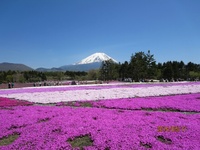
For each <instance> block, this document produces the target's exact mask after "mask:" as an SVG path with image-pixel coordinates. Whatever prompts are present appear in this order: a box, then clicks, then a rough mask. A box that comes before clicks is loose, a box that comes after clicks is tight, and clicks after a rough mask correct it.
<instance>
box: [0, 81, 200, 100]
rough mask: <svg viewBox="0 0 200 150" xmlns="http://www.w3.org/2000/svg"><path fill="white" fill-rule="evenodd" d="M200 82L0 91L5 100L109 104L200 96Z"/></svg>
mask: <svg viewBox="0 0 200 150" xmlns="http://www.w3.org/2000/svg"><path fill="white" fill-rule="evenodd" d="M199 83H200V82H186V83H162V84H160V83H159V84H158V83H156V84H149V83H148V84H132V83H131V84H116V85H109V84H108V85H86V86H85V85H84V86H61V87H59V86H54V87H39V88H38V87H36V88H19V89H10V90H8V89H6V90H0V96H1V97H7V98H15V99H20V100H25V101H30V102H35V103H46V104H48V103H58V102H61V101H83V100H88V101H90V100H105V99H119V98H134V97H148V96H160V95H174V94H189V93H190V94H191V93H199V92H200V84H199Z"/></svg>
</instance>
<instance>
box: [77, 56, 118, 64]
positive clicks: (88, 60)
mask: <svg viewBox="0 0 200 150" xmlns="http://www.w3.org/2000/svg"><path fill="white" fill-rule="evenodd" d="M109 59H111V60H113V61H114V62H116V63H117V61H116V60H115V59H113V58H111V57H110V56H108V55H106V54H105V53H94V54H92V55H90V56H88V57H86V58H85V59H83V60H81V61H80V62H78V63H76V65H80V64H90V63H96V62H102V61H106V60H109Z"/></svg>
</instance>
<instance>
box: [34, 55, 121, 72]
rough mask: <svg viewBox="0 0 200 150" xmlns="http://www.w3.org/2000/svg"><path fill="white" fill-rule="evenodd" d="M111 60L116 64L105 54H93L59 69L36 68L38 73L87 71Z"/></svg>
mask: <svg viewBox="0 0 200 150" xmlns="http://www.w3.org/2000/svg"><path fill="white" fill-rule="evenodd" d="M109 59H111V60H113V61H114V62H116V63H118V62H117V61H116V60H115V59H113V58H111V57H110V56H108V55H106V54H105V53H94V54H92V55H90V56H88V57H87V58H85V59H83V60H81V61H80V62H78V63H75V64H73V65H64V66H61V67H59V68H50V69H48V68H38V69H36V70H38V71H66V70H68V71H89V70H92V69H99V68H100V67H101V63H102V61H106V60H109Z"/></svg>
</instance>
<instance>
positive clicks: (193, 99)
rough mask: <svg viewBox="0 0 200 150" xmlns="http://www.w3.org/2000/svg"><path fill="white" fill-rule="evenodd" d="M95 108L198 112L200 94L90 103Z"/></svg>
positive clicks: (199, 109) (199, 108)
mask: <svg viewBox="0 0 200 150" xmlns="http://www.w3.org/2000/svg"><path fill="white" fill-rule="evenodd" d="M90 103H92V105H93V106H95V107H106V108H121V109H142V108H173V109H177V110H182V111H197V112H200V93H196V94H183V95H172V96H158V97H141V98H129V99H127V98H125V99H110V100H104V101H90Z"/></svg>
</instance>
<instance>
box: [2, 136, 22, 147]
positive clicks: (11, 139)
mask: <svg viewBox="0 0 200 150" xmlns="http://www.w3.org/2000/svg"><path fill="white" fill-rule="evenodd" d="M18 137H19V134H17V133H15V134H13V135H8V136H7V137H3V138H1V139H0V146H4V145H9V144H12V143H13V142H14V141H15V140H16V139H17V138H18Z"/></svg>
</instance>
